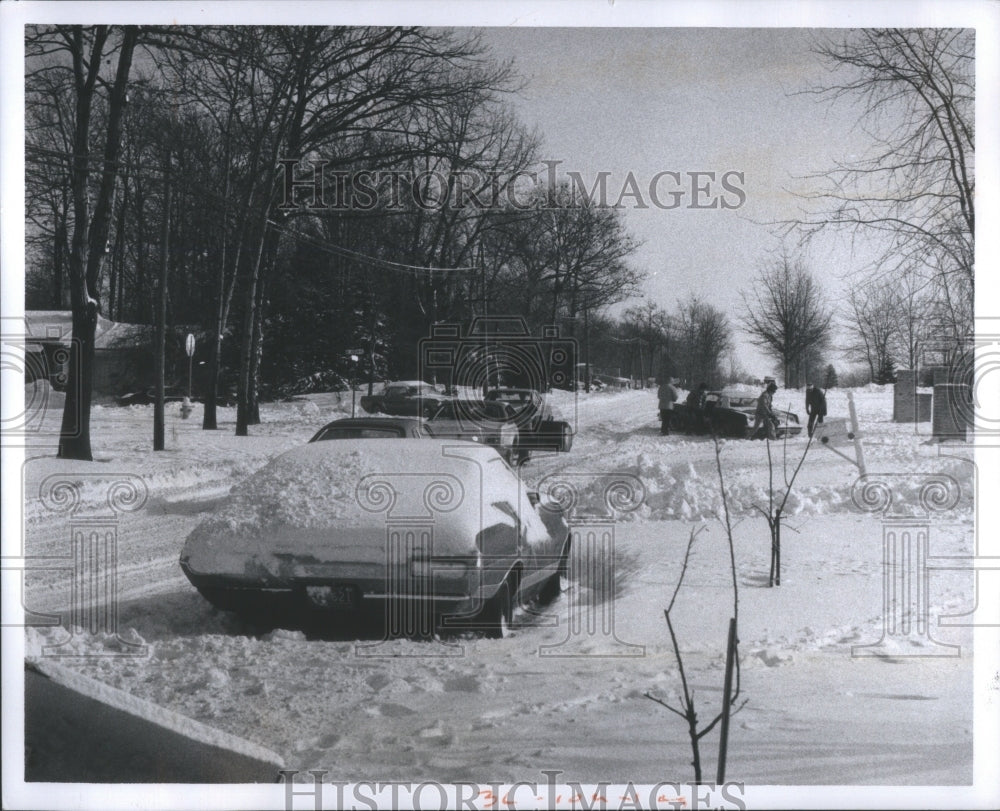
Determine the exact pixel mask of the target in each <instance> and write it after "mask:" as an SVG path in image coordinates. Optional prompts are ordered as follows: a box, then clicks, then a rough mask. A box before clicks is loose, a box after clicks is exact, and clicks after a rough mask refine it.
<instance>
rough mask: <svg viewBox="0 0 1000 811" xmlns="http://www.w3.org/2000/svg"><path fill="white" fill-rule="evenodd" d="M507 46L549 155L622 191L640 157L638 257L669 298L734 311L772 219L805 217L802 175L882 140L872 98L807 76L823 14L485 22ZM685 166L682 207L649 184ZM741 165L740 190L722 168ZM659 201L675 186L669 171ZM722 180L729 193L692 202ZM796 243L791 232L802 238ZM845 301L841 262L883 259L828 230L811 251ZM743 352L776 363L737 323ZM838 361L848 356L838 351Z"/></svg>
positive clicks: (631, 205)
mask: <svg viewBox="0 0 1000 811" xmlns="http://www.w3.org/2000/svg"><path fill="white" fill-rule="evenodd" d="M483 36H484V39H485V41H486V42H487V43H489V45H490V46H491V47H492V48H493V50H494V52H495V53H496V54H497V55H498V56H510V57H512V58H513V59H514V62H515V67H516V68H517V70H518V72H519V73H520V74H521V75H522V76H523V77H524V79H525V80H526V86H525V88H524V90H523V92H522V93H520V94H519V95H518V96H517V97H516V98H514V99H513V103H514V105H515V107H516V108H517V110H518V111H519V113H520V116H521V117H522V119H523V120H524V122H525V123H526V124H528V125H529V126H534V127H537V129H538V131H539V133H540V134H541V136H542V138H543V148H542V156H543V158H545V159H547V160H554V161H562V162H563V163H562V164H560V165H559V167H558V171H563V170H568V171H574V170H575V171H578V172H580V173H581V175H582V176H583V178H584V179H585V180H586V181H587V184H588V187H589V186H590V185H591V184H593V183H594V182H595V181H596V180H597V178H598V173H599V172H601V171H605V172H610V173H611V174H610V175H609V176H608V177H607V188H608V196H609V198H610V199H611V200H612V201H614V200H616V199H617V198H618V196H619V194H620V193H621V190H622V187H623V185H624V184H625V183H626V179H627V177H628V173H629V172H632V173H633V175H634V177H635V178H636V180H637V181H638V188H639V189H640V190H641V191H642V194H643V198H644V202H646V203H647V204H648V205H649V207H648V208H645V209H643V208H640V207H639V206H638V205H637V201H636V198H635V196H634V195H632V196H629V197H626V198H625V199H624V200H623V203H624V205H625V209H624V211H625V221H626V223H627V225H628V227H629V230H630V231H631V232H632V233H633V234H634V235H635V236H636V237H637V238H638V239H639V240H641V241H642V242H643V243H644V244H643V246H642V248H641V249H640V250H639V252H638V253H637V254H636V255H635V257H634V261H635V264H636V265H637V266H638V267H639V268H641V269H643V270H644V271H646V273H647V281H646V283H645V285H644V291H645V293H646V295H647V296H648V297H649V298H650V299H652V300H653V301H655V302H656V303H658V304H660V305H661V306H663V307H664V308H666V309H668V310H672V309H673V308H674V305H675V303H676V301H677V299H678V298H685V297H687V296H688V295H690V294H692V293H693V294H695V295H698V296H701V297H703V298H704V299H705V300H706V301H708V302H710V303H713V304H715V305H716V306H718V307H720V308H721V309H723V310H724V311H726V312H727V313H729V314H730V316H731V317H732V318H733V321H734V323H735V321H736V318H737V316H738V314H739V312H740V311H741V309H742V308H743V302H742V298H741V291H742V290H744V289H746V288H747V287H748V286H749V284H750V281H751V279H752V278H753V276H754V275H755V274H756V272H757V269H758V268H759V267H760V266H761V263H764V262H767V261H768V258H769V257H771V256H773V254H774V252H775V251H776V250H780V248H781V240H780V238H779V237H778V236H777V235H776V231H775V229H774V228H773V227H769V226H768V225H766V223H769V222H773V221H775V220H780V219H784V218H789V217H792V216H794V214H795V212H796V210H797V208H798V207H799V206H800V205H802V204H803V202H804V201H802V200H801V199H800V198H797V197H796V196H795V195H794V194H793V192H792V190H793V189H796V188H798V189H802V188H805V187H807V185H808V183H807V181H805V180H803V176H805V175H808V174H809V173H811V172H819V171H823V170H824V169H828V168H830V167H831V166H832V165H833V164H834V162H835V161H836V160H842V159H845V158H850V157H851V156H853V155H857V154H858V153H859V152H860V151H861V150H863V149H865V148H866V146H867V145H868V144H869V139H868V138H867V136H866V135H865V133H864V132H863V130H862V129H861V128H860V127H859V126H858V125H857V122H858V117H859V112H860V111H859V109H858V108H857V107H854V106H853V105H851V104H848V103H846V102H843V103H837V104H834V103H832V102H831V101H830V100H829V99H821V98H818V97H817V96H815V95H812V94H802V93H800V91H803V90H806V89H808V88H810V87H815V86H816V85H819V84H822V83H823V82H824V81H828V80H829V75H828V72H827V70H826V68H825V66H823V65H822V64H821V63H820V62H819V60H818V58H817V57H816V55H815V54H813V53H812V52H811V51H810V47H811V44H812V42H813V40H814V38H816V37H818V36H822V32H821V31H818V30H815V29H812V30H808V29H807V30H803V29H775V28H771V29H707V28H656V29H635V28H629V29H608V28H601V29H593V28H590V29H578V28H577V29H573V28H531V29H497V28H491V29H484V30H483ZM663 171H673V172H679V173H681V178H682V181H683V186H682V188H683V190H684V191H685V195H684V197H683V198H679V199H680V203H681V205H680V206H679V207H678V208H674V209H669V210H667V209H664V208H658V207H657V206H656V205H654V204H653V201H651V200H650V199H648V197H649V195H648V186H649V183H650V182H651V181H652V180H653V179H654V178H655V177H656V175H657V173H658V172H663ZM690 172H715V173H716V177H717V182H716V183H715V184H712V183H711V182H710V181H709V180H708V178H707V176H700V177H699V178H698V180H697V182H698V184H699V185H701V186H703V187H704V186H705V185H706V183H707V184H708V189H707V194H706V193H704V192H702V193H700V194H698V197H697V199H695V197H694V194H695V193H694V192H693V191H692V189H691V178H690V175H688V174H687V173H690ZM727 172H740V173H742V175H743V180H742V183H740V182H739V180H738V178H736V176H730V185H738V186H740V187H741V188H742V191H743V193H744V194H745V202H742V205H739V207H738V208H731V209H729V210H725V209H723V208H722V207H721V204H722V202H723V201H725V202H728V203H729V204H731V205H732V204H739V203H740V202H741V200H740V197H739V196H737V195H736V194H735V193H732V192H726V190H725V189H724V188H722V187H721V186H720V185H719V183H718V179H721V177H722V175H724V174H725V173H727ZM657 187H658V189H659V191H660V201H661V202H664V203H669V202H670V201H671V200H672V199H677V198H671V197H670V195H669V192H670V191H671V190H673V189H676V188H677V186H676V185H675V184H674V178H673V177H672V176H665V177H663V178H662V179H661V180H660V181H659V183H658V186H657ZM716 194H721V195H722V197H721V198H720V200H719V204H720V207H719V208H716V209H694V208H691V207H690V204H692V203H698V204H701V205H705V204H707V203H708V202H709V201H710V200H711V199H712V197H713V196H716ZM789 247H790V248H793V249H794V248H795V245H794V242H789ZM807 256H808V258H809V264H810V267H811V268H812V269H813V270H814V271H815V272H816V274H817V276H818V277H819V278H820V279H821V280H822V282H823V283H824V285H825V286H826V288H827V289H828V292H829V295H830V297H831V299H833V300H835V301H836V300H839V299H840V297H841V296H840V294H841V291H842V290H843V285H844V283H845V282H844V281H843V277H845V276H846V275H847V274H849V273H850V272H851V271H855V270H857V269H859V268H861V267H862V266H863V265H864V263H865V262H866V261H867V260H868V259H869V258H870V257H869V256H868V255H867V253H865V252H864V251H863V250H858V249H856V250H855V252H854V253H852V250H851V245H850V244H849V243H848V242H847V241H846V240H837V241H835V242H834V241H824V242H823V243H822V244H821V245H818V246H815V247H814V248H812V249H811V250H810V252H809V254H808V255H807ZM736 338H737V341H738V343H739V345H740V346H739V352H738V357H739V359H740V361H741V363H742V364H743V365H744V367H745V368H746V369H747V370H748V371H751V372H755V373H757V374H761V375H762V374H764V373H770V372H771V371H772V369H771V368H770V367H771V362H770V361H768V360H766V359H765V358H764V357H763V356H762V355H760V353H758V352H757V351H756V350H754V349H753V348H752V347H750V346H749V345H748V343H747V341H746V337H745V336H744V335H743V334H742V333H739V332H738V333H737V335H736ZM831 359H832V360H834V362H835V363H836V364H837V365H838V366H840V365H841V364H840V358H839V357H837V356H834V357H832V358H831Z"/></svg>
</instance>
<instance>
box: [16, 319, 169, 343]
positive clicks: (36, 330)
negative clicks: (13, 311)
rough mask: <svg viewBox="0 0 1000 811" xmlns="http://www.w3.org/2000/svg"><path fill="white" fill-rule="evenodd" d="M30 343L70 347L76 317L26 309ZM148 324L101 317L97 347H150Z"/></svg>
mask: <svg viewBox="0 0 1000 811" xmlns="http://www.w3.org/2000/svg"><path fill="white" fill-rule="evenodd" d="M24 320H25V323H27V325H28V330H27V331H28V336H27V337H28V341H29V342H31V343H49V344H51V343H59V344H68V343H69V341H70V338H72V337H73V314H72V313H71V312H70V311H69V310H27V311H25V313H24ZM152 336H153V327H152V326H151V325H149V324H123V323H119V322H117V321H110V320H109V319H107V318H105V317H104V316H102V315H100V314H98V316H97V329H96V331H95V341H94V347H95V348H96V349H125V348H130V347H136V346H147V345H148V344H149V343H150V341H151V340H152Z"/></svg>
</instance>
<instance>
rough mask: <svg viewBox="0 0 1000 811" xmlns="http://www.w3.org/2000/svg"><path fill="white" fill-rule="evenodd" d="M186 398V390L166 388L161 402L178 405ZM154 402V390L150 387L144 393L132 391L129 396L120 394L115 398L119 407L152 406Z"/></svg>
mask: <svg viewBox="0 0 1000 811" xmlns="http://www.w3.org/2000/svg"><path fill="white" fill-rule="evenodd" d="M186 397H187V389H182V388H180V387H178V386H166V387H165V388H164V389H163V402H165V403H180V402H183V400H184V399H185V398H186ZM155 402H156V389H155V388H154V387H150V388H148V389H145V390H144V391H134V392H132V393H130V394H122V395H121V396H119V397H116V398H115V403H116V404H117V405H120V406H132V405H152V404H153V403H155Z"/></svg>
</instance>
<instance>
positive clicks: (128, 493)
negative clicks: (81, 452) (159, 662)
mask: <svg viewBox="0 0 1000 811" xmlns="http://www.w3.org/2000/svg"><path fill="white" fill-rule="evenodd" d="M91 482H92V483H93V485H92V486H93V487H94V488H95V489H96V490H97V491H98V492H99V493H101V497H100V498H98V499H96V500H95V499H92V498H90V496H91V493H90V492H87V493H86V494H85V493H84V492H83V490H84V488H85V487H86V486H87V485H88V484H89V483H91ZM84 495H86V496H87V498H86V499H85V498H84ZM39 496H40V498H41V502H42V505H43V506H44V507H46V508H47V509H49V510H52V511H54V512H63V513H66V514H67V516H68V518H69V527H68V529H69V545H70V554H69V555H68V556H67V557H68V559H70V560H72V571H73V579H72V584H71V598H70V605H69V615H68V617H64V619H65V620H68V622H67V623H65V625H68V627H66V630H67V631H69V638H68V639H66V640H64V641H62V642H60V643H58V644H56V645H49V646H46V647H45V648H43V650H42V654H43V655H45V656H81V655H82V656H145V655H146V646H145V645H141V644H137V643H136V642H131V641H128V640H125V639H122V638H121V636H120V635H119V633H118V524H119V521H120V518H121V515H122V514H123V513H126V512H135V511H136V510H139V509H141V508H142V507H143V505H145V503H146V499H147V497H148V491H147V489H146V483H145V482H144V481H143V480H142V479H141V478H139V477H138V476H134V475H124V476H121V477H119V478H117V479H115V480H113V481H110V482H108V481H107V478H106V477H105V476H103V475H102V474H85V473H78V474H73V476H72V478H66V477H65V476H64V475H63V474H56V475H52V476H49V477H47V478H46V479H44V480H43V481H42V484H41V487H40V489H39ZM81 634H89V635H91V636H103V637H105V644H104V649H103V650H101V649H90V648H87V649H86V650H85V651H84V652H83V653H81V652H80V651H79V649H78V648H77V646H74V645H71V644H70V643H71V642H72V640H73V637H75V636H77V635H81ZM107 637H111V640H110V641H113V642H114V644H112V645H108V644H107V642H108V641H109V640H108V639H107Z"/></svg>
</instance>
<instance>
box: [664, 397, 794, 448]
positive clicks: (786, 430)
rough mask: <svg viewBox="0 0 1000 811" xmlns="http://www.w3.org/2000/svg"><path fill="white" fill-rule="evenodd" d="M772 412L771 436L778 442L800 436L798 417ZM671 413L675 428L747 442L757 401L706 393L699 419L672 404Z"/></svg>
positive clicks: (788, 412) (683, 405) (778, 410)
mask: <svg viewBox="0 0 1000 811" xmlns="http://www.w3.org/2000/svg"><path fill="white" fill-rule="evenodd" d="M773 410H774V413H775V415H776V416H777V417H778V424H777V425H776V426H775V434H776V435H777V436H778V437H779V438H780V437H783V436H786V435H787V436H796V435H797V434H800V433H802V425H801V423H800V422H799V415H798V414H795V413H793V412H791V411H782V410H780V409H777V408H775V409H773ZM674 412H675V414H676V418H677V420H678V422H679V425H680V426H681V427H683V428H684V429H685V430H688V431H691V432H692V433H708V432H710V431H714V432H716V433H717V434H719V436H727V437H735V438H737V439H750V438H751V436H750V433H751V431H752V430H753V423H754V415H755V414H756V412H757V398H756V397H753V396H747V395H743V394H736V393H731V392H726V391H710V392H708V393H707V394H706V396H705V411H704V414H703V415H698V414H696V413H695V412H694V411H693V410H692V409H691V407H690V406H688V405H687V403H677V404H675V405H674Z"/></svg>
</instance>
